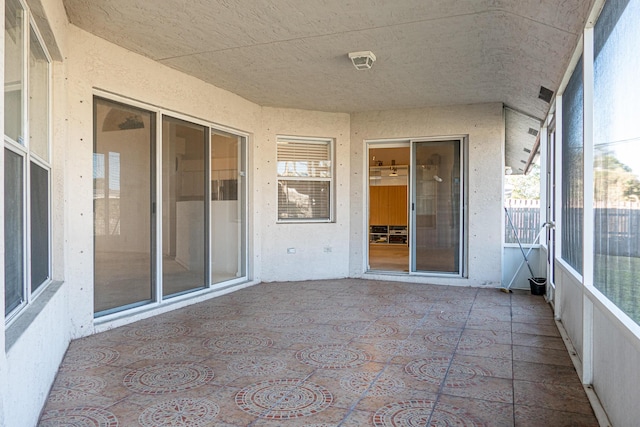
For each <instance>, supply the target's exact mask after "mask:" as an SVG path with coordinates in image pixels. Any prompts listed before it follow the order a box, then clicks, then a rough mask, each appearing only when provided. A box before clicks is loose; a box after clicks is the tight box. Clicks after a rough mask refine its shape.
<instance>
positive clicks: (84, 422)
mask: <svg viewBox="0 0 640 427" xmlns="http://www.w3.org/2000/svg"><path fill="white" fill-rule="evenodd" d="M67 426H71V427H118V419H117V418H116V416H115V415H113V414H112V413H111V412H109V411H105V410H104V409H98V408H90V407H85V408H71V409H57V410H51V411H47V412H45V413H44V414H42V418H40V423H39V424H38V427H67Z"/></svg>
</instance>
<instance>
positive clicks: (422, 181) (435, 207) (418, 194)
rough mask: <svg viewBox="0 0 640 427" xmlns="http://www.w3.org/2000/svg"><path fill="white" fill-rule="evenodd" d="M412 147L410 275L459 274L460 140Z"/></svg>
mask: <svg viewBox="0 0 640 427" xmlns="http://www.w3.org/2000/svg"><path fill="white" fill-rule="evenodd" d="M412 146H413V152H412V162H413V167H412V169H413V170H412V183H413V196H414V200H413V207H414V211H413V225H414V230H415V232H414V233H413V239H412V241H413V243H414V244H413V249H412V254H411V255H412V263H411V264H412V270H411V271H413V272H439V273H454V274H461V267H460V266H461V262H460V260H461V256H460V255H461V228H460V227H461V209H460V206H461V203H460V202H461V161H460V140H452V141H414V142H412Z"/></svg>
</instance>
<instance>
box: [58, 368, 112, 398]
mask: <svg viewBox="0 0 640 427" xmlns="http://www.w3.org/2000/svg"><path fill="white" fill-rule="evenodd" d="M105 386H106V382H105V381H104V380H103V379H102V378H100V377H95V376H91V375H69V376H63V379H62V380H60V381H58V382H57V383H56V384H55V386H54V387H53V389H52V390H51V393H49V398H48V401H49V402H55V403H63V402H74V401H76V402H78V401H81V400H84V399H87V398H88V397H91V396H92V394H93V395H95V394H99V393H100V392H101V391H102V390H103V389H104V388H105ZM89 393H92V394H89Z"/></svg>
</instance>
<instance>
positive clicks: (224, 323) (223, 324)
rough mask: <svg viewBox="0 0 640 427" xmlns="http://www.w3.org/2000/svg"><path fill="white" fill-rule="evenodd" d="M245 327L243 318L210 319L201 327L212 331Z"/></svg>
mask: <svg viewBox="0 0 640 427" xmlns="http://www.w3.org/2000/svg"><path fill="white" fill-rule="evenodd" d="M246 327H247V322H245V321H244V320H211V321H210V322H207V323H204V324H203V325H202V329H205V330H207V331H213V332H221V331H228V330H230V329H243V328H246Z"/></svg>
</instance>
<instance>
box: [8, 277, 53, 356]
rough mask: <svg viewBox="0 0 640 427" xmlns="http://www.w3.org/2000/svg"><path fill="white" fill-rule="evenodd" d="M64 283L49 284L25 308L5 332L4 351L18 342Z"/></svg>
mask: <svg viewBox="0 0 640 427" xmlns="http://www.w3.org/2000/svg"><path fill="white" fill-rule="evenodd" d="M63 283H64V282H51V283H49V285H48V286H47V287H46V288H45V289H44V290H43V291H42V292H41V293H40V295H39V296H38V298H36V299H35V300H34V301H33V302H32V303H31V304H29V305H28V306H27V307H25V309H24V310H22V312H21V313H20V314H18V317H17V318H16V319H15V321H13V323H11V325H10V326H9V327H8V328H7V329H6V331H5V343H4V350H5V352H8V351H9V350H10V349H11V347H13V345H14V344H15V343H16V342H18V340H19V339H20V337H21V336H22V334H23V333H24V332H25V331H26V330H27V329H29V327H30V326H31V324H32V323H33V322H34V321H35V319H36V317H38V314H39V313H40V312H41V311H42V310H43V309H44V307H45V306H46V305H47V303H48V302H49V301H51V299H52V298H53V296H54V295H55V294H56V293H57V292H58V291H59V290H60V288H62V284H63Z"/></svg>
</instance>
